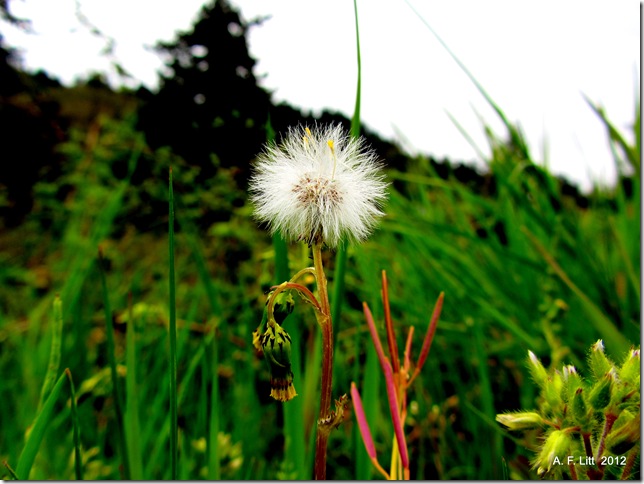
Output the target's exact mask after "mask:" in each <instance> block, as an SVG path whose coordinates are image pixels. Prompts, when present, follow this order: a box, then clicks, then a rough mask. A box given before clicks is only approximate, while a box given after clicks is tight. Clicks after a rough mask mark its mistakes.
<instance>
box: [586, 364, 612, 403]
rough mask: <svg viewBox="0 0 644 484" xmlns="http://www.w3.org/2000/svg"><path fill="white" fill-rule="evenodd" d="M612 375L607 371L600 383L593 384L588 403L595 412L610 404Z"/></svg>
mask: <svg viewBox="0 0 644 484" xmlns="http://www.w3.org/2000/svg"><path fill="white" fill-rule="evenodd" d="M613 380H614V374H613V372H612V371H609V372H608V373H606V375H604V378H602V379H601V380H600V381H598V382H597V383H595V385H594V386H593V388H592V389H591V390H590V395H589V396H588V403H590V406H591V407H593V409H595V410H603V409H604V408H606V407H607V406H608V404H609V403H610V397H611V393H612V390H613Z"/></svg>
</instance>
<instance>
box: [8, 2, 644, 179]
mask: <svg viewBox="0 0 644 484" xmlns="http://www.w3.org/2000/svg"><path fill="white" fill-rule="evenodd" d="M79 3H80V7H81V11H82V13H83V15H85V16H86V17H87V18H88V19H89V21H90V22H91V23H93V24H94V25H96V26H97V27H98V28H99V29H100V30H102V31H103V33H104V34H105V35H107V36H109V37H112V38H113V39H114V40H115V42H116V50H115V55H116V58H117V59H118V61H119V62H120V63H121V64H122V65H123V66H124V67H125V68H126V69H127V70H128V71H129V72H130V73H131V74H132V75H133V76H134V78H135V79H136V81H127V82H126V84H127V85H129V86H132V87H134V86H136V85H137V83H139V82H140V83H142V84H145V85H147V86H148V87H151V88H154V87H155V86H156V82H157V79H158V76H157V72H158V71H159V70H160V69H161V66H162V63H161V60H160V59H159V58H158V57H157V56H156V55H155V54H154V53H153V52H152V51H151V49H150V46H152V45H154V44H155V43H156V42H157V41H158V40H166V41H168V40H172V39H173V38H174V36H175V33H176V31H178V30H183V31H185V30H188V29H189V28H190V26H191V24H192V22H193V21H194V20H195V19H196V18H197V15H198V13H199V10H200V7H201V5H202V4H203V3H204V2H203V0H181V1H176V0H109V1H107V0H80V2H79ZM409 3H410V4H411V5H413V7H414V8H415V9H416V10H417V11H418V12H419V13H420V15H421V16H422V17H423V19H424V20H425V21H426V22H427V23H429V24H430V25H431V26H432V28H433V29H434V30H435V31H436V32H437V33H438V34H439V35H440V36H441V37H442V38H443V40H444V41H445V42H446V44H447V45H448V46H449V47H450V48H451V49H452V51H453V52H454V53H455V54H456V55H457V56H458V57H459V58H460V60H461V61H462V62H463V63H464V64H465V65H466V66H467V68H468V69H469V70H470V72H472V74H473V75H474V76H475V77H476V78H477V79H478V80H479V82H480V83H481V84H482V85H483V87H484V88H485V89H486V90H487V92H488V93H489V94H490V96H491V97H492V98H493V99H494V100H495V101H496V102H497V104H498V105H499V106H500V107H501V108H502V109H503V110H504V111H505V113H506V115H507V117H508V118H509V119H510V120H512V121H518V122H519V123H520V125H521V127H522V129H523V131H524V133H525V134H526V136H527V139H528V143H529V145H530V147H531V150H532V153H533V157H534V158H535V159H536V160H538V161H540V162H544V163H545V162H547V163H548V165H549V166H550V168H551V169H552V170H553V171H554V172H555V173H557V174H561V175H563V176H565V177H566V178H568V179H570V180H571V181H575V182H577V183H578V184H580V185H581V186H582V187H584V188H586V189H588V187H589V186H590V185H591V183H600V184H602V185H609V184H612V183H613V182H614V180H615V173H616V170H615V166H614V162H613V159H612V155H611V153H610V150H609V148H608V143H607V138H606V134H605V130H604V129H603V127H602V124H601V123H600V121H599V119H598V118H597V117H596V116H595V115H594V114H593V112H592V111H591V109H590V108H589V107H588V105H587V104H586V102H585V101H584V99H583V96H582V94H585V95H586V96H588V97H589V98H590V99H591V100H593V101H595V102H598V103H600V104H601V105H603V106H604V107H605V108H606V110H607V113H608V115H609V117H610V118H611V119H612V120H613V122H614V123H615V124H616V125H617V126H618V127H619V128H621V129H623V130H628V129H629V126H630V124H631V123H632V121H633V119H634V109H635V96H636V93H637V92H639V89H640V87H639V86H640V4H639V2H636V1H633V0H622V1H608V0H605V1H601V2H599V1H594V0H566V1H559V0H557V1H554V0H541V1H539V2H527V1H519V0H494V1H489V0H431V1H429V0H425V1H421V0H409ZM232 4H233V5H234V6H236V7H237V8H239V9H240V11H241V14H242V16H243V18H244V19H246V20H249V19H252V18H254V17H257V16H263V15H271V19H270V20H268V21H266V22H265V23H264V24H263V25H261V26H260V27H255V28H253V29H252V30H251V33H250V35H249V39H248V40H249V43H250V52H251V55H252V56H253V57H255V58H256V59H257V60H258V63H257V66H256V70H255V74H256V75H258V76H260V77H261V79H262V81H261V83H262V85H263V86H264V87H266V88H267V89H269V90H270V91H271V92H273V100H274V101H287V102H289V103H291V104H292V105H294V106H297V107H300V108H303V109H304V110H307V111H313V112H314V113H319V112H320V111H321V110H322V109H324V108H329V109H332V110H337V111H340V112H342V113H344V114H345V115H347V116H349V117H350V116H351V114H352V113H353V108H354V103H355V90H356V79H357V68H356V47H355V24H354V21H355V19H354V12H353V2H352V1H351V0H326V1H312V0H232ZM10 7H11V11H12V13H13V14H14V15H16V16H18V17H21V16H24V17H26V18H28V19H30V20H31V21H32V30H33V31H34V33H25V32H23V31H20V30H19V29H16V28H14V27H12V26H8V25H6V24H0V28H1V30H0V31H1V32H2V34H3V36H4V37H5V42H6V43H7V44H8V45H10V46H14V47H18V48H19V51H20V52H21V56H22V59H23V67H24V68H25V69H28V70H35V69H38V68H43V69H44V70H46V71H47V72H49V73H50V74H51V75H53V76H56V77H58V78H59V79H60V80H61V81H62V82H64V83H66V84H71V83H73V82H74V81H75V80H77V79H79V78H80V79H83V78H86V77H87V76H88V73H90V72H93V71H94V72H95V71H103V72H107V73H108V75H109V79H110V80H112V81H113V83H114V84H115V83H117V82H119V81H118V79H117V77H116V75H115V73H114V72H113V70H112V69H111V68H110V65H109V60H108V59H106V58H105V56H102V55H101V54H100V52H101V50H102V49H103V48H104V47H105V41H104V40H101V39H100V38H97V37H95V36H92V35H91V34H90V33H89V32H88V30H87V28H86V27H85V26H83V25H82V24H81V23H80V22H79V20H78V18H77V16H76V14H75V1H74V0H56V1H52V0H11V1H10ZM358 15H359V23H360V44H361V52H362V112H361V113H362V116H361V117H362V121H363V123H364V125H365V126H368V127H369V128H370V129H372V130H375V131H376V132H378V133H379V134H381V135H382V136H384V137H386V138H388V139H390V140H397V141H399V142H400V143H401V144H402V146H403V147H404V148H405V149H406V150H408V151H410V152H422V153H426V154H430V155H433V156H435V157H437V158H443V157H448V158H450V159H452V160H455V161H474V162H476V161H478V164H479V166H482V162H481V160H477V153H476V150H475V149H474V148H472V147H471V145H470V144H469V143H468V141H466V139H465V138H464V137H463V135H462V134H461V133H460V132H459V130H458V129H457V128H456V126H455V125H454V124H453V123H452V121H451V120H450V118H449V116H448V113H449V114H450V115H452V116H453V117H454V118H456V120H457V121H458V123H459V124H461V125H462V126H463V127H464V129H465V130H466V131H467V133H468V134H469V135H470V136H471V137H472V138H473V139H474V140H475V143H476V144H477V146H478V147H479V148H480V149H482V151H483V152H484V153H487V152H488V149H487V144H486V141H485V137H484V134H483V128H482V123H481V118H482V119H483V120H484V121H485V122H487V123H489V124H490V125H491V126H492V127H493V128H495V130H496V131H497V133H500V134H503V133H504V131H503V129H502V127H501V125H500V123H499V121H498V119H497V117H496V115H495V114H494V113H493V111H492V110H491V108H490V107H489V106H488V105H487V103H486V102H485V100H484V99H483V97H482V96H481V95H480V93H478V91H477V90H476V89H475V88H474V86H473V84H472V83H471V81H470V80H469V79H468V78H467V76H466V75H465V74H464V72H463V71H462V70H461V69H460V68H459V67H458V66H457V64H456V63H455V62H454V61H453V59H451V58H450V56H449V55H448V54H447V52H446V51H445V49H444V48H443V47H442V46H441V45H440V43H439V42H438V41H437V39H436V38H435V37H434V36H433V35H432V34H431V32H430V30H429V29H428V28H427V27H426V26H425V25H424V24H423V22H422V21H421V20H420V19H419V17H418V16H417V15H416V14H415V13H414V12H413V11H412V9H411V8H410V7H409V5H408V4H407V3H406V2H405V1H404V0H358Z"/></svg>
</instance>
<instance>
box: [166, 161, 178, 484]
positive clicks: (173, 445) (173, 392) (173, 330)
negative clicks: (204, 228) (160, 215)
mask: <svg viewBox="0 0 644 484" xmlns="http://www.w3.org/2000/svg"><path fill="white" fill-rule="evenodd" d="M168 198H169V217H168V241H169V242H168V248H169V271H170V275H169V282H170V287H169V292H170V295H169V299H170V301H169V303H170V324H169V328H168V331H169V335H168V336H169V340H170V355H169V357H170V368H169V371H170V475H171V479H172V480H177V478H178V456H179V449H178V444H179V443H178V438H179V434H178V419H177V312H176V296H175V277H174V192H173V190H172V168H170V173H169V196H168Z"/></svg>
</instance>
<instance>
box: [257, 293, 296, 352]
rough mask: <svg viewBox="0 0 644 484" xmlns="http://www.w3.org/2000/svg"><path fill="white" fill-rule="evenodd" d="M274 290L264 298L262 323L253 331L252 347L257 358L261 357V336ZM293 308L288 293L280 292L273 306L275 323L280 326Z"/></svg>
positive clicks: (290, 295) (293, 303)
mask: <svg viewBox="0 0 644 484" xmlns="http://www.w3.org/2000/svg"><path fill="white" fill-rule="evenodd" d="M274 292H275V290H273V291H271V292H269V293H268V297H267V298H266V304H265V305H264V313H263V314H262V322H261V323H260V324H259V326H258V328H257V329H256V330H255V331H253V346H254V347H255V350H256V351H257V354H258V355H259V356H262V354H263V353H264V351H263V349H262V344H261V338H262V335H263V334H264V333H265V332H266V323H267V322H268V304H269V302H270V300H271V296H272V295H273V293H274ZM294 307H295V301H294V299H293V296H292V294H291V292H290V291H282V292H280V293H279V294H278V295H277V296H276V297H275V301H274V304H273V316H274V318H275V321H276V322H277V323H278V324H280V325H281V324H282V323H283V322H284V320H285V319H286V317H287V316H288V315H289V314H291V313H292V312H293V308H294Z"/></svg>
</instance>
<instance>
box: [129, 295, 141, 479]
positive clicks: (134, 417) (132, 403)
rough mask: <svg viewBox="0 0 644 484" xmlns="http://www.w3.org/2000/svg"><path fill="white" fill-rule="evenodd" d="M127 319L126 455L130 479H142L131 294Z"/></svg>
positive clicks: (134, 329)
mask: <svg viewBox="0 0 644 484" xmlns="http://www.w3.org/2000/svg"><path fill="white" fill-rule="evenodd" d="M128 303H129V304H128V319H127V328H126V333H125V341H126V343H125V364H126V366H127V374H126V377H125V390H126V391H125V422H126V427H125V431H126V437H127V454H128V462H129V463H130V478H131V479H132V480H136V481H140V480H142V479H143V460H142V454H141V426H140V423H139V390H138V386H137V381H136V380H137V379H136V342H135V339H134V338H135V335H136V326H135V324H134V316H133V314H132V294H131V293H130V295H129V301H128Z"/></svg>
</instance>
